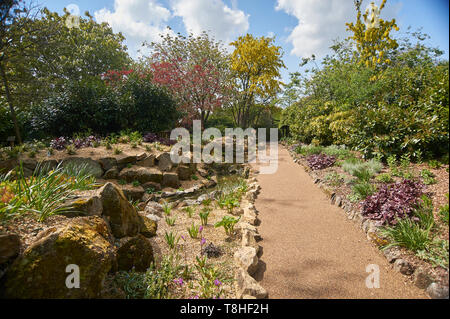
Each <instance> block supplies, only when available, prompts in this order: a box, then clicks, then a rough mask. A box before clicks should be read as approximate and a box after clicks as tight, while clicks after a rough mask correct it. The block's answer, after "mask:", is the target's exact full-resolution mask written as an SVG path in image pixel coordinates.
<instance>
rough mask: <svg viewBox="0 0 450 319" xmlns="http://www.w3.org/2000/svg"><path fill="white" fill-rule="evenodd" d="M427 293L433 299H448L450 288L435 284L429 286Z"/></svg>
mask: <svg viewBox="0 0 450 319" xmlns="http://www.w3.org/2000/svg"><path fill="white" fill-rule="evenodd" d="M427 293H428V294H429V295H430V297H431V298H432V299H448V286H443V285H441V284H438V283H436V282H433V283H432V284H431V285H429V286H428V288H427Z"/></svg>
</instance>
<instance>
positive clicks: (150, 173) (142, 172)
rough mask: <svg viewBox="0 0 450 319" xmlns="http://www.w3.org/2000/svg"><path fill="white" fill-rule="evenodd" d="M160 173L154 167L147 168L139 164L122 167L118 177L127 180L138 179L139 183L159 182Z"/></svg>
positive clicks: (160, 179) (160, 178)
mask: <svg viewBox="0 0 450 319" xmlns="http://www.w3.org/2000/svg"><path fill="white" fill-rule="evenodd" d="M162 178H163V176H162V173H161V171H159V170H157V169H156V168H147V167H141V166H132V167H127V168H124V169H123V170H122V171H121V172H120V174H119V179H123V180H126V181H127V182H133V181H139V182H140V183H141V184H145V183H148V182H153V183H161V181H162Z"/></svg>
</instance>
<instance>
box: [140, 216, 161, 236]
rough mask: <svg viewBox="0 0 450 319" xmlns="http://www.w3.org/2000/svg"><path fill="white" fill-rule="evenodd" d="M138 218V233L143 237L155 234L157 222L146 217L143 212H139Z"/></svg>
mask: <svg viewBox="0 0 450 319" xmlns="http://www.w3.org/2000/svg"><path fill="white" fill-rule="evenodd" d="M139 218H140V220H141V223H142V225H141V228H140V233H141V234H142V235H144V237H147V238H151V237H154V236H156V230H157V229H158V223H157V221H155V220H154V219H150V218H149V217H147V215H146V214H145V213H141V212H140V213H139Z"/></svg>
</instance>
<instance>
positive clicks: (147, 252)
mask: <svg viewBox="0 0 450 319" xmlns="http://www.w3.org/2000/svg"><path fill="white" fill-rule="evenodd" d="M153 260H154V259H153V248H152V245H151V244H150V242H149V241H148V240H147V238H145V237H144V236H142V235H140V234H139V235H137V236H136V237H131V238H130V237H126V238H122V239H121V240H120V244H119V248H118V249H117V265H118V269H119V270H124V271H128V270H131V269H132V268H134V269H135V270H136V271H138V272H144V271H146V270H147V268H149V267H150V265H151V263H152V262H153Z"/></svg>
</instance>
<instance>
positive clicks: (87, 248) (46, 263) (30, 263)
mask: <svg viewBox="0 0 450 319" xmlns="http://www.w3.org/2000/svg"><path fill="white" fill-rule="evenodd" d="M39 237H40V239H39V240H37V241H36V242H34V243H33V244H31V245H30V246H29V247H28V248H27V249H26V250H25V252H24V253H23V254H22V255H21V256H20V257H19V258H17V259H16V260H15V261H14V263H13V264H12V265H11V267H10V268H9V269H8V271H7V272H6V274H5V283H4V286H3V288H1V289H2V293H1V295H2V296H3V297H5V298H25V299H30V298H31V299H34V298H97V297H99V294H100V292H101V290H102V286H103V282H104V280H105V278H106V275H107V274H108V272H109V271H110V270H111V269H112V268H115V267H116V264H115V254H114V247H113V245H112V244H111V242H110V240H111V238H110V233H109V231H108V226H107V224H106V223H105V221H104V220H103V219H101V218H100V217H97V216H93V217H81V218H75V219H69V223H68V224H66V225H63V226H61V227H60V228H58V229H57V230H56V231H54V232H50V233H48V232H47V233H46V234H45V235H44V236H39ZM68 265H77V266H78V269H79V271H80V288H78V289H69V288H68V287H67V286H66V279H67V277H68V276H69V273H67V272H66V267H67V266H68ZM72 273H73V272H72Z"/></svg>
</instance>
